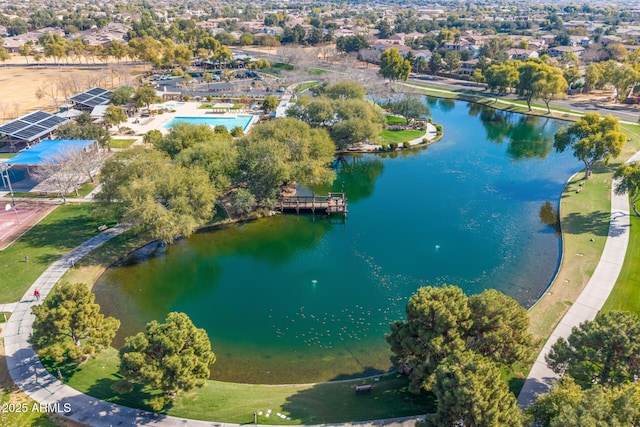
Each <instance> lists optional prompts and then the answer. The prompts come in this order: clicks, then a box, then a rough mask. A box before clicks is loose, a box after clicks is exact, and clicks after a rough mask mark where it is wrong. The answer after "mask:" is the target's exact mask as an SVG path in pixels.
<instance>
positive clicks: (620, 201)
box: [518, 181, 630, 408]
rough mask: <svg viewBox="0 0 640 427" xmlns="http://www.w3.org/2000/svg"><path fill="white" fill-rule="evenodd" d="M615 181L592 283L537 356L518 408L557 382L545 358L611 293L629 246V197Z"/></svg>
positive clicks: (557, 377) (555, 375) (600, 306)
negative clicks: (620, 193) (554, 346)
mask: <svg viewBox="0 0 640 427" xmlns="http://www.w3.org/2000/svg"><path fill="white" fill-rule="evenodd" d="M616 183H617V181H614V182H613V183H612V186H611V223H610V225H609V234H608V236H607V241H606V243H605V246H604V250H603V251H602V256H601V257H600V261H599V262H598V266H597V267H596V270H595V271H594V273H593V275H592V276H591V279H590V280H589V282H588V283H587V285H586V286H585V288H584V289H583V291H582V293H581V294H580V296H579V297H578V299H577V300H576V301H575V303H573V305H572V306H571V308H570V309H569V311H568V312H567V313H566V314H565V315H564V317H563V318H562V320H561V321H560V323H559V324H558V326H556V328H555V329H554V331H553V332H552V333H551V336H550V337H549V339H548V340H547V342H546V344H545V345H544V347H543V348H542V351H541V352H540V354H539V355H538V357H537V359H536V361H535V363H534V365H533V367H532V368H531V371H530V372H529V376H528V377H527V380H526V381H525V383H524V386H523V387H522V390H521V391H520V394H519V395H518V405H520V406H521V407H523V408H526V407H527V406H529V405H530V404H532V403H533V402H535V400H536V396H537V395H539V394H542V393H546V392H547V391H549V389H550V388H551V387H552V386H553V384H554V383H555V382H556V381H557V380H558V379H560V375H559V374H556V373H555V372H553V371H552V370H551V369H549V368H548V367H547V362H546V359H545V356H546V355H547V354H548V353H549V351H550V350H551V346H553V344H555V343H556V342H557V341H558V339H559V338H561V337H562V338H564V339H567V338H568V337H569V335H571V330H572V328H573V327H576V326H579V325H580V323H582V322H584V321H587V320H593V319H594V318H595V317H596V315H597V314H598V312H599V311H600V309H601V308H602V306H603V305H604V303H605V302H606V301H607V298H608V297H609V294H610V293H611V290H612V289H613V287H614V285H615V284H616V281H617V280H618V275H619V274H620V270H621V269H622V264H623V263H624V258H625V255H626V253H627V244H628V242H629V225H630V218H629V195H628V194H623V195H616V194H615V191H614V189H615V187H616Z"/></svg>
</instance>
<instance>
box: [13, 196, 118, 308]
mask: <svg viewBox="0 0 640 427" xmlns="http://www.w3.org/2000/svg"><path fill="white" fill-rule="evenodd" d="M90 208H91V206H90V205H89V204H87V203H83V204H67V205H62V206H59V207H58V208H56V209H55V210H54V211H53V212H51V213H50V214H49V215H48V216H47V217H46V218H44V219H43V220H42V221H40V223H38V224H37V225H35V226H34V227H33V228H32V229H31V230H29V231H28V232H27V233H25V234H24V235H23V236H22V237H21V238H20V239H18V240H17V241H16V242H14V243H13V244H12V245H11V246H9V247H8V248H7V249H5V250H3V251H0V303H6V302H15V301H19V300H20V298H21V297H22V295H24V293H25V292H26V290H27V289H28V288H29V286H31V284H32V283H33V282H34V280H36V279H37V278H38V276H40V275H41V274H42V272H44V270H46V269H47V267H48V266H49V265H50V264H51V263H52V262H53V261H55V260H56V259H58V258H59V257H60V256H62V255H64V254H65V253H67V252H69V251H70V250H71V249H73V248H75V247H76V246H77V245H78V244H80V243H82V242H84V241H85V240H87V239H89V238H91V237H93V236H95V235H96V234H97V233H98V227H99V226H100V225H102V224H105V223H106V224H107V225H114V224H115V221H105V220H104V219H95V218H94V215H93V214H92V213H91V212H90ZM25 255H28V256H29V262H28V263H25V262H24V257H25Z"/></svg>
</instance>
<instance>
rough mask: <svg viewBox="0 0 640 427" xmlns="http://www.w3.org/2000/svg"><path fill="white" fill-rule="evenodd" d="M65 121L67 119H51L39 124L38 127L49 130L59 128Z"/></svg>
mask: <svg viewBox="0 0 640 427" xmlns="http://www.w3.org/2000/svg"><path fill="white" fill-rule="evenodd" d="M64 121H65V119H63V118H62V117H49V118H48V119H46V120H43V121H41V122H39V123H38V125H40V126H44V127H46V128H49V127H54V126H57V125H59V124H60V123H62V122H64Z"/></svg>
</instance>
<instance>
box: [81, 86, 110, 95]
mask: <svg viewBox="0 0 640 427" xmlns="http://www.w3.org/2000/svg"><path fill="white" fill-rule="evenodd" d="M105 92H108V91H107V90H105V89H102V88H99V87H94V88H93V89H90V90H88V91H86V92H85V93H87V94H89V95H93V96H96V95H102V94H103V93H105Z"/></svg>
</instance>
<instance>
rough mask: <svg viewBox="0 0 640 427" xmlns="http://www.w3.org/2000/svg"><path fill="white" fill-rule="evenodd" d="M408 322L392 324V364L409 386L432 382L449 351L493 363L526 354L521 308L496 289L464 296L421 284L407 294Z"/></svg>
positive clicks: (524, 316) (452, 289) (527, 338)
mask: <svg viewBox="0 0 640 427" xmlns="http://www.w3.org/2000/svg"><path fill="white" fill-rule="evenodd" d="M406 314H407V320H406V321H396V322H394V323H392V324H391V326H390V327H391V333H390V334H388V335H387V342H388V343H389V345H390V346H391V352H392V353H393V356H392V357H391V361H392V363H393V364H394V365H395V366H396V367H397V368H398V371H399V372H402V373H405V374H407V375H408V376H409V379H410V385H409V389H410V391H412V392H414V393H415V392H418V391H419V390H421V389H422V388H425V389H430V388H431V386H432V385H433V379H434V377H433V373H434V372H435V370H436V368H437V367H438V365H439V364H440V363H441V362H442V361H443V360H444V359H445V358H447V357H448V356H450V355H452V354H453V353H454V352H472V353H475V354H478V355H480V356H483V357H485V358H487V359H490V360H493V361H495V362H496V363H498V364H511V363H514V362H517V361H522V360H524V359H526V358H527V357H528V356H529V348H530V345H531V340H532V338H531V335H530V334H529V333H528V332H527V328H528V325H529V322H528V317H527V316H528V315H527V312H526V310H524V309H523V308H522V307H520V306H518V304H517V303H516V302H515V301H513V300H511V299H510V298H508V297H506V296H504V295H502V294H500V293H499V292H497V291H485V292H483V293H482V294H480V295H476V296H473V297H471V298H467V297H466V296H465V295H464V293H463V292H462V290H461V289H460V288H458V287H455V286H446V285H445V286H443V287H441V288H435V287H431V286H427V287H423V288H420V289H418V291H417V292H416V293H415V294H414V295H413V296H411V298H410V299H409V303H408V304H407V307H406Z"/></svg>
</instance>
